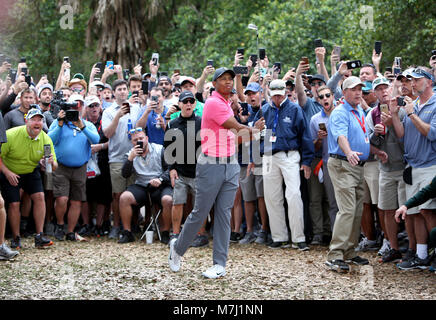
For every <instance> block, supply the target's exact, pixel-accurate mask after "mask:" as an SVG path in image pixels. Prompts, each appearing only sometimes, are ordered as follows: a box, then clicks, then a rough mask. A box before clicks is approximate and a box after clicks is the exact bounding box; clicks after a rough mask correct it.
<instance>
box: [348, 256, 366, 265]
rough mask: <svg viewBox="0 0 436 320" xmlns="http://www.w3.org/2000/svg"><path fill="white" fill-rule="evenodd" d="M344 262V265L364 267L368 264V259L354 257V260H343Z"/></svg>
mask: <svg viewBox="0 0 436 320" xmlns="http://www.w3.org/2000/svg"><path fill="white" fill-rule="evenodd" d="M345 262H346V263H354V264H357V265H358V266H364V265H367V264H369V261H368V259H365V258H362V257H359V256H355V257H354V258H351V259H347V260H345Z"/></svg>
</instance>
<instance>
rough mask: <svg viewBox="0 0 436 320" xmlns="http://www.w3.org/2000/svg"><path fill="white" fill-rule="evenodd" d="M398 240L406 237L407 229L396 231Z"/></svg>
mask: <svg viewBox="0 0 436 320" xmlns="http://www.w3.org/2000/svg"><path fill="white" fill-rule="evenodd" d="M397 238H398V240H404V239H405V238H407V231H406V230H403V231H401V232H399V233H398V235H397Z"/></svg>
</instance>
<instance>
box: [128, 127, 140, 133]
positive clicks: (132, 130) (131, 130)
mask: <svg viewBox="0 0 436 320" xmlns="http://www.w3.org/2000/svg"><path fill="white" fill-rule="evenodd" d="M142 131H143V130H142V128H135V129H130V131H129V133H130V134H134V133H136V132H142Z"/></svg>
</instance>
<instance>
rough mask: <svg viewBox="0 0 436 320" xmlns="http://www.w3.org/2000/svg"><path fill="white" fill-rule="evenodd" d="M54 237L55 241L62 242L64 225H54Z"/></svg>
mask: <svg viewBox="0 0 436 320" xmlns="http://www.w3.org/2000/svg"><path fill="white" fill-rule="evenodd" d="M54 236H55V238H56V240H58V241H64V238H65V231H64V225H63V224H56V228H55V233H54Z"/></svg>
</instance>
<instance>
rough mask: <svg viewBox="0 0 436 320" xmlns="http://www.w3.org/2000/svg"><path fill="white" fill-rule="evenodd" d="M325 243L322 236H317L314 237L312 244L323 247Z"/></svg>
mask: <svg viewBox="0 0 436 320" xmlns="http://www.w3.org/2000/svg"><path fill="white" fill-rule="evenodd" d="M322 243H323V241H322V234H316V235H314V236H313V239H312V242H311V243H310V244H312V245H321V244H322Z"/></svg>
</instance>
